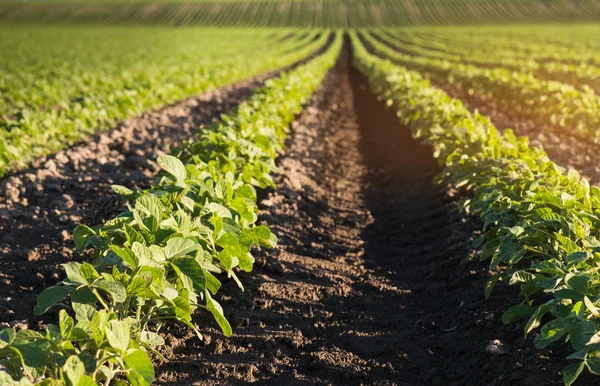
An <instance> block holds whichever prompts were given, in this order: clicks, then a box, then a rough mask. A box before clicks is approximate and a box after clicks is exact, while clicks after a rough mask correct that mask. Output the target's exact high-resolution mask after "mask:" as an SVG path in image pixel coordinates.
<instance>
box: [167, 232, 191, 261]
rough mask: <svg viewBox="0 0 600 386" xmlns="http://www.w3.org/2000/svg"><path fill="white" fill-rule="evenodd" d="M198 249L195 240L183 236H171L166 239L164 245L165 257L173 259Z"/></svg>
mask: <svg viewBox="0 0 600 386" xmlns="http://www.w3.org/2000/svg"><path fill="white" fill-rule="evenodd" d="M198 249H200V245H198V244H197V243H196V242H195V241H193V240H190V239H185V238H183V237H173V238H171V239H169V240H168V241H167V245H166V246H165V255H166V258H167V259H174V258H177V257H183V256H185V255H187V254H188V253H190V252H194V251H197V250H198Z"/></svg>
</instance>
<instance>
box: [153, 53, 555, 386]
mask: <svg viewBox="0 0 600 386" xmlns="http://www.w3.org/2000/svg"><path fill="white" fill-rule="evenodd" d="M347 59H348V58H347V56H346V57H344V58H343V59H342V60H341V61H340V63H339V64H338V66H337V68H336V69H335V71H333V72H332V73H331V74H330V75H329V76H328V78H327V79H326V81H325V83H324V85H323V86H322V87H321V89H320V90H319V91H318V92H317V94H316V96H315V97H314V98H313V102H312V104H311V105H310V106H309V107H308V108H307V109H306V110H305V111H304V112H303V114H302V115H301V116H300V117H299V118H298V120H297V122H296V123H295V125H294V130H293V135H292V136H291V138H290V140H289V144H288V148H287V151H286V153H285V155H283V156H282V157H281V158H280V161H279V163H280V166H281V174H280V175H279V176H278V177H277V185H278V187H277V190H276V191H274V192H270V193H269V195H268V196H267V197H266V198H265V199H264V200H263V201H262V204H261V206H262V208H263V210H264V213H263V215H262V219H263V220H264V221H265V222H266V223H268V224H270V225H271V226H272V228H273V230H274V231H275V232H276V234H277V235H278V236H279V237H280V246H279V247H278V248H277V249H275V250H272V251H264V252H263V253H261V255H260V257H259V259H258V264H257V267H255V271H254V272H253V273H252V275H245V276H244V277H243V282H244V283H245V285H246V292H244V293H242V292H240V291H239V290H238V289H237V288H236V287H235V286H234V285H226V286H225V288H224V289H223V291H224V292H223V293H224V296H223V298H222V300H223V301H222V304H223V306H224V308H225V309H226V314H227V315H228V317H229V318H230V319H231V321H232V325H233V327H234V332H235V335H234V337H232V338H230V339H227V338H224V337H223V336H222V335H221V334H220V333H219V332H218V331H217V330H216V329H214V328H208V329H205V330H204V331H205V332H206V333H205V341H204V342H201V341H199V340H197V339H196V338H194V337H193V336H192V335H191V334H183V335H182V333H181V331H180V330H179V329H177V328H175V327H174V326H172V327H171V331H170V333H169V334H168V339H167V341H168V346H169V348H168V350H166V352H165V355H166V356H167V357H168V358H169V363H167V364H164V365H163V366H162V367H161V368H160V369H159V381H160V383H161V384H165V385H180V384H202V385H204V384H206V385H214V384H223V385H230V384H245V383H247V382H257V383H258V384H273V385H279V384H340V385H346V384H381V385H388V384H389V385H391V384H398V385H483V384H485V385H513V384H520V385H540V384H554V383H558V382H559V381H560V376H559V374H558V369H559V368H560V366H562V362H561V360H562V358H561V356H560V355H554V354H552V352H551V351H549V350H546V351H542V352H538V351H537V350H535V349H534V348H533V344H532V342H531V340H524V339H523V338H522V328H523V326H522V325H519V324H514V325H510V326H503V325H502V323H501V322H500V316H501V314H502V312H503V310H505V309H507V308H508V307H509V306H510V305H512V304H514V301H515V298H516V293H514V292H512V291H508V290H507V289H503V288H500V289H499V290H498V291H497V292H496V294H495V295H494V297H493V298H492V299H491V300H488V301H486V300H484V296H483V284H484V282H485V280H486V278H487V277H488V275H489V273H488V271H487V269H486V268H485V264H483V263H480V262H478V261H477V260H476V259H475V257H476V256H474V253H473V252H472V250H471V248H470V243H471V240H472V239H473V237H474V235H475V234H476V232H475V230H474V229H475V227H476V225H474V224H477V221H475V220H474V219H465V218H463V217H461V216H460V215H459V213H458V212H457V209H456V202H455V200H454V199H453V198H452V197H451V196H452V195H453V192H452V191H450V190H449V189H446V188H440V187H435V186H433V185H432V182H431V181H432V179H433V176H434V175H435V173H436V172H437V171H438V166H437V164H436V162H435V161H434V160H433V158H432V156H431V150H430V148H428V147H425V146H422V145H420V144H418V143H416V142H415V141H414V140H412V138H411V137H410V133H409V131H408V129H407V128H405V127H401V126H399V124H398V120H397V118H396V117H395V115H394V114H393V113H391V112H389V111H387V112H386V111H384V107H383V106H382V105H381V104H380V103H378V102H377V101H376V100H375V98H374V97H373V95H372V94H371V93H370V92H369V91H368V90H367V89H366V84H365V79H364V78H363V77H362V76H361V75H359V74H358V73H356V72H354V71H353V70H350V68H349V62H348V60H347ZM196 322H197V323H198V324H199V325H200V326H214V322H213V321H212V320H211V319H210V317H207V316H206V315H202V314H201V315H200V316H199V317H198V319H197V320H196ZM549 357H550V358H551V359H548V358H549Z"/></svg>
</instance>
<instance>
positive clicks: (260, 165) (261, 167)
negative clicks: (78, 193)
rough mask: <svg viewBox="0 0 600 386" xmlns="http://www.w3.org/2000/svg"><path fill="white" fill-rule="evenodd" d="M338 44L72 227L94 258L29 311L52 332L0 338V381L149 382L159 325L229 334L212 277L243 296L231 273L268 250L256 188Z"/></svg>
mask: <svg viewBox="0 0 600 386" xmlns="http://www.w3.org/2000/svg"><path fill="white" fill-rule="evenodd" d="M341 45H342V37H341V34H340V33H338V34H336V38H335V40H334V42H333V43H332V45H331V46H329V48H328V49H327V50H326V51H325V53H323V54H322V55H320V56H318V57H317V58H315V59H312V60H311V61H309V62H308V63H307V64H304V65H301V66H300V67H298V68H296V69H294V70H291V71H290V72H288V73H284V74H283V75H281V76H280V77H279V78H277V79H272V80H269V81H268V82H267V84H266V86H265V87H264V88H263V89H261V90H259V91H257V92H255V93H254V94H253V96H252V97H251V98H250V100H248V101H247V102H244V103H242V104H241V105H240V106H239V109H238V110H237V111H236V112H235V114H234V115H233V116H231V117H223V121H222V122H221V123H219V124H216V125H214V126H212V127H210V128H208V129H206V130H203V131H202V132H201V133H200V137H199V138H198V139H197V140H196V141H193V142H186V143H184V144H183V145H181V146H180V147H179V148H177V149H174V150H173V152H172V155H169V156H161V157H159V158H158V163H159V164H160V166H161V167H162V170H161V172H160V173H159V175H158V176H157V179H156V183H155V185H154V186H153V187H152V188H150V189H148V190H143V191H135V192H134V191H132V190H130V189H128V188H126V187H123V186H114V187H113V189H114V190H115V191H116V192H117V193H119V194H121V195H123V196H124V197H125V198H126V199H127V200H128V202H129V204H128V210H127V211H125V212H124V213H122V214H120V215H119V216H117V217H115V218H114V219H112V220H109V221H107V222H106V223H104V224H102V225H99V226H95V227H91V228H90V227H87V226H85V225H80V226H78V227H77V228H76V229H75V231H74V235H73V236H74V241H75V245H76V247H77V248H78V250H80V251H83V250H90V251H91V255H92V260H91V261H90V262H89V263H88V262H83V263H66V264H63V267H64V269H65V272H66V276H67V277H66V279H65V280H63V281H62V282H61V283H60V284H59V285H57V286H55V287H50V288H47V289H46V290H44V292H42V294H41V295H40V296H39V298H38V303H37V305H36V307H35V310H34V311H35V313H36V314H37V315H40V314H43V313H45V312H46V311H47V310H48V309H50V308H51V307H53V306H55V305H56V304H60V305H61V310H60V314H59V319H60V320H59V324H58V326H55V325H49V326H48V327H47V329H46V331H45V333H44V334H43V333H39V332H36V331H31V330H21V331H15V330H14V329H5V330H1V331H0V358H2V360H1V361H0V364H1V366H0V369H2V368H3V370H1V371H0V384H12V382H13V380H15V381H20V382H21V384H23V385H27V384H31V382H33V383H34V384H40V385H82V386H83V385H86V386H87V385H96V384H99V383H100V382H102V383H103V384H106V385H108V384H125V383H124V382H125V380H127V382H128V383H130V384H134V385H148V384H150V383H151V382H152V381H153V379H154V376H155V375H154V367H153V364H152V362H151V360H150V358H149V355H148V352H151V353H154V354H155V355H156V356H157V357H161V355H160V353H159V352H158V351H157V350H156V348H157V347H160V346H161V345H163V344H164V341H163V338H162V337H161V335H159V332H160V329H161V327H162V326H163V324H164V323H165V322H166V321H169V320H170V321H178V322H181V323H183V324H185V325H186V326H188V327H189V328H190V329H192V330H193V331H195V332H196V333H197V334H198V336H199V337H200V338H201V334H200V332H199V331H198V329H197V327H196V326H195V325H194V324H193V322H192V314H193V313H194V312H195V311H196V310H197V309H198V308H202V309H205V310H207V311H209V312H210V313H212V315H213V316H214V318H215V320H216V322H217V323H218V325H219V326H220V327H221V329H222V331H223V332H224V334H225V335H231V333H232V329H231V326H230V324H229V322H228V321H227V319H226V318H225V315H224V312H223V309H222V307H221V306H220V305H219V303H218V302H217V301H216V300H214V299H213V296H214V295H215V294H216V293H217V291H218V290H219V288H220V286H221V282H220V280H219V278H218V277H219V275H221V276H222V275H226V277H227V278H232V279H233V280H235V281H236V282H237V283H238V284H239V285H240V287H241V288H242V290H243V287H242V284H241V282H240V280H239V279H238V278H237V276H236V270H240V269H241V270H243V271H246V272H250V271H251V270H252V265H253V262H254V258H253V257H252V254H251V250H252V248H253V247H254V246H258V245H260V246H264V247H272V246H274V245H275V243H276V238H275V236H274V235H273V234H272V233H271V232H270V230H269V228H268V227H267V226H264V225H260V226H258V225H256V221H257V214H256V213H257V207H256V200H257V196H256V191H255V187H259V188H264V187H267V186H274V184H273V182H272V178H271V176H270V173H272V172H273V171H275V170H276V167H275V162H274V160H275V157H276V155H277V153H278V152H279V151H280V150H282V148H283V146H284V143H285V137H286V134H287V131H288V126H289V124H290V123H291V122H292V121H293V120H294V119H295V116H296V114H298V113H299V112H300V111H301V110H302V108H303V105H304V104H305V103H306V102H307V101H308V100H309V99H310V97H311V95H312V94H313V92H314V91H315V90H316V88H317V87H318V85H319V84H320V83H321V81H322V79H323V77H324V76H325V73H326V72H327V70H328V69H330V68H331V67H332V66H333V65H334V63H335V61H336V59H337V58H338V56H339V52H340V49H341ZM68 299H70V302H67V300H68ZM67 310H69V311H71V312H68V311H67Z"/></svg>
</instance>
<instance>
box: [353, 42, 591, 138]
mask: <svg viewBox="0 0 600 386" xmlns="http://www.w3.org/2000/svg"><path fill="white" fill-rule="evenodd" d="M361 36H362V37H363V39H364V40H365V42H366V43H368V45H369V48H370V49H372V51H373V52H374V53H375V54H377V55H378V56H381V57H383V58H387V59H390V60H392V61H394V62H395V63H398V64H400V65H403V66H406V67H409V68H414V69H416V70H418V71H420V72H423V73H426V74H427V75H428V76H429V77H431V78H433V79H435V80H437V81H440V82H444V83H446V82H448V83H451V84H453V85H455V86H458V87H460V88H462V89H464V90H465V91H468V92H469V93H474V94H476V95H477V97H478V98H481V99H483V100H492V101H496V102H500V103H501V104H502V105H503V106H505V107H508V108H510V109H513V110H514V111H517V112H519V113H521V114H523V115H524V116H528V117H530V118H532V119H534V120H535V121H536V122H538V123H540V124H542V125H553V126H559V127H562V128H564V129H567V130H572V131H573V132H574V133H579V134H582V135H584V136H586V137H587V138H590V140H592V141H595V142H597V141H599V140H600V131H599V130H598V127H600V98H598V96H597V95H596V94H595V92H594V91H593V90H592V89H591V88H589V87H585V86H584V88H583V90H581V91H580V90H578V89H577V88H576V87H574V86H572V85H569V84H566V83H562V82H556V81H545V80H540V79H538V78H536V77H535V76H534V75H533V74H531V73H523V72H516V71H510V70H507V69H504V68H485V67H477V66H473V65H468V64H463V63H457V62H450V61H447V60H442V59H436V58H427V57H421V56H412V55H406V54H402V53H400V52H398V51H396V50H394V49H392V48H391V47H390V46H388V45H386V44H384V43H382V42H380V41H379V40H377V39H375V38H374V37H373V36H372V35H371V34H369V33H364V34H362V35H361Z"/></svg>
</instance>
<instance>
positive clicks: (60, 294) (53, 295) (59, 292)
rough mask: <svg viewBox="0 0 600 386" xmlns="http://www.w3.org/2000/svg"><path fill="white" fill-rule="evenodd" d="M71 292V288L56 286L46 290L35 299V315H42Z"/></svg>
mask: <svg viewBox="0 0 600 386" xmlns="http://www.w3.org/2000/svg"><path fill="white" fill-rule="evenodd" d="M72 291H73V288H72V287H67V286H57V287H48V288H46V289H45V290H44V291H43V292H42V293H41V294H40V296H38V298H37V304H36V305H35V307H34V308H33V313H34V314H35V315H42V314H43V313H45V312H46V311H48V310H49V309H50V307H52V306H53V305H55V304H56V303H58V302H60V301H63V300H65V298H66V297H67V296H68V295H69V294H70V293H71V292H72Z"/></svg>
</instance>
